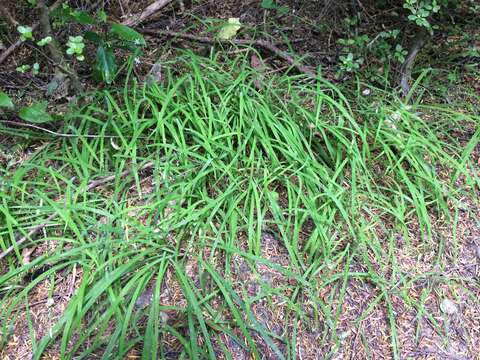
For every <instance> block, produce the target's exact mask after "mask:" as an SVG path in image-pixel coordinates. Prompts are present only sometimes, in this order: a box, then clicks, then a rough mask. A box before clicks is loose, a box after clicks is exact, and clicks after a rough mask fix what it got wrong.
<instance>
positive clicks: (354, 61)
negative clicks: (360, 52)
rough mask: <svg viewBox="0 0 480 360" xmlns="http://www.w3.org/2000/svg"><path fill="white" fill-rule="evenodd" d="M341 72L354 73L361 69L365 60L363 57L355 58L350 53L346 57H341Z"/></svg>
mask: <svg viewBox="0 0 480 360" xmlns="http://www.w3.org/2000/svg"><path fill="white" fill-rule="evenodd" d="M340 61H341V63H340V71H341V72H342V71H343V72H353V71H355V70H358V69H360V66H361V65H362V64H363V62H364V59H363V58H362V57H358V58H355V56H354V55H353V54H352V53H348V54H347V55H346V56H343V55H340Z"/></svg>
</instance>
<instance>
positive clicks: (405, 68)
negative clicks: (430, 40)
mask: <svg viewBox="0 0 480 360" xmlns="http://www.w3.org/2000/svg"><path fill="white" fill-rule="evenodd" d="M426 38H427V31H426V29H425V28H423V27H422V28H421V29H420V30H419V31H418V32H417V35H416V36H415V38H414V39H413V42H412V45H411V46H410V50H409V51H408V55H407V58H406V59H405V62H404V63H403V64H402V68H401V70H400V76H401V77H400V86H401V88H402V92H403V96H407V94H408V93H409V92H410V81H411V80H412V69H413V64H414V63H415V59H416V57H417V55H418V53H419V52H420V50H421V49H422V48H423V46H424V45H425V42H426Z"/></svg>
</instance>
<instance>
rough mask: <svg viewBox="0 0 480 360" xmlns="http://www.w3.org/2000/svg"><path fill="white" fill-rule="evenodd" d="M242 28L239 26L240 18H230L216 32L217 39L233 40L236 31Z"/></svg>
mask: <svg viewBox="0 0 480 360" xmlns="http://www.w3.org/2000/svg"><path fill="white" fill-rule="evenodd" d="M241 27H242V24H240V18H230V19H228V22H227V23H226V24H225V25H224V26H223V27H222V28H221V29H220V31H219V32H218V38H219V39H223V40H229V39H231V38H233V37H234V36H235V35H236V34H237V32H238V30H240V28H241Z"/></svg>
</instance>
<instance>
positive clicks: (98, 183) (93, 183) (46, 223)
mask: <svg viewBox="0 0 480 360" xmlns="http://www.w3.org/2000/svg"><path fill="white" fill-rule="evenodd" d="M153 165H154V163H153V162H148V163H146V164H145V165H143V166H141V167H140V168H139V170H146V169H149V168H151V167H152V166H153ZM132 170H133V169H127V170H125V171H123V172H122V173H121V174H120V177H121V178H124V177H125V176H127V175H128V174H130V173H131V172H132ZM116 177H117V175H110V176H106V177H103V178H100V179H97V180H93V181H91V182H90V183H89V184H88V185H87V187H86V189H85V191H90V190H93V189H95V188H97V187H99V186H102V185H105V184H107V183H109V182H110V181H112V180H115V179H116ZM57 216H58V213H53V214H51V215H50V216H49V217H47V219H46V220H45V221H44V222H43V223H41V224H38V225H37V226H35V227H34V228H33V229H31V230H30V231H29V232H28V233H27V235H25V236H23V237H21V238H19V239H18V240H16V241H15V245H12V246H10V247H9V248H7V249H6V250H5V251H3V252H2V253H1V254H0V260H1V259H3V258H4V257H5V256H7V255H8V254H10V253H11V252H12V251H13V250H15V248H18V246H19V245H21V244H23V243H24V242H26V241H27V240H29V239H31V237H32V236H33V235H35V234H36V233H38V232H39V231H41V230H43V229H44V228H46V227H47V226H49V222H50V221H52V220H54V219H55V218H56V217H57Z"/></svg>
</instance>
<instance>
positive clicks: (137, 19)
mask: <svg viewBox="0 0 480 360" xmlns="http://www.w3.org/2000/svg"><path fill="white" fill-rule="evenodd" d="M172 1H173V0H157V1H155V2H154V3H153V4H151V5H149V6H147V7H146V8H145V10H143V11H142V12H141V13H140V14H136V15H133V16H132V17H130V18H128V19H127V20H125V21H124V22H123V24H124V25H127V26H136V25H139V24H140V23H142V22H144V21H145V20H146V19H148V18H149V17H150V16H152V15H154V14H156V13H157V12H158V11H160V10H161V9H162V8H164V7H165V6H167V5H168V4H170V3H171V2H172Z"/></svg>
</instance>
